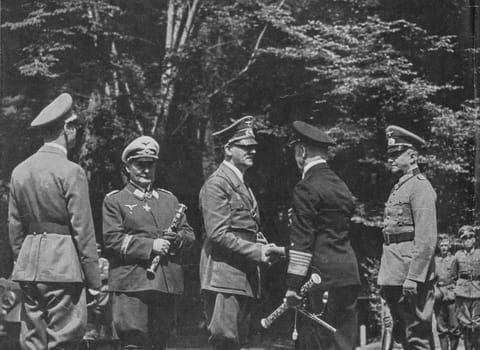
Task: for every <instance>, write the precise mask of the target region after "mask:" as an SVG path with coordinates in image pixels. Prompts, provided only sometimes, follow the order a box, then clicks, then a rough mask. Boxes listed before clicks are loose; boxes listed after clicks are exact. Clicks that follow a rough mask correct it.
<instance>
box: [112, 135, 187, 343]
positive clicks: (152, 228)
mask: <svg viewBox="0 0 480 350" xmlns="http://www.w3.org/2000/svg"><path fill="white" fill-rule="evenodd" d="M158 152H159V145H158V143H157V142H156V141H155V140H154V139H153V138H151V137H149V136H141V137H138V138H136V139H135V140H133V141H132V142H131V143H130V144H129V145H127V147H125V149H124V151H123V153H122V161H123V163H124V166H125V172H126V174H127V177H128V183H127V185H126V186H125V187H124V188H123V189H122V190H120V191H113V192H111V193H109V194H108V195H107V196H106V197H105V200H104V202H103V237H104V244H105V249H106V253H107V255H108V256H109V260H110V273H109V285H110V290H111V291H113V292H114V294H113V298H112V299H113V300H112V314H113V325H114V329H115V331H116V333H117V335H118V336H119V338H120V342H121V346H122V348H123V349H124V350H127V349H128V350H137V349H138V350H145V349H159V350H162V349H165V348H166V344H167V340H168V337H169V334H170V330H171V327H172V325H173V322H174V305H175V297H176V296H178V295H181V294H182V293H183V290H184V283H183V271H182V266H181V262H182V261H181V260H182V254H184V253H185V252H186V251H188V249H189V248H190V247H191V246H192V243H193V242H194V235H193V230H192V228H191V227H190V226H189V225H188V223H187V220H186V218H185V216H183V217H182V218H181V220H180V223H179V228H178V230H177V232H173V231H171V230H168V228H169V226H170V225H171V223H172V220H173V218H174V216H175V213H176V210H177V206H178V204H179V202H178V200H177V198H176V197H175V196H174V195H173V194H172V193H171V192H169V191H166V190H163V189H154V188H153V187H152V184H153V181H154V179H155V166H156V162H157V159H158ZM155 256H160V265H159V266H158V269H157V271H156V273H155V274H153V275H149V274H148V273H147V270H148V268H149V267H150V266H151V262H152V259H153V258H154V257H155Z"/></svg>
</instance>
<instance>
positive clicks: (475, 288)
mask: <svg viewBox="0 0 480 350" xmlns="http://www.w3.org/2000/svg"><path fill="white" fill-rule="evenodd" d="M453 273H454V275H455V276H456V277H457V284H456V286H455V297H456V299H455V303H456V309H457V310H456V312H457V318H458V321H459V322H460V324H461V325H462V326H464V327H469V328H473V329H477V330H478V329H480V249H473V250H472V251H471V252H467V251H466V250H459V251H457V252H456V253H455V259H454V263H453Z"/></svg>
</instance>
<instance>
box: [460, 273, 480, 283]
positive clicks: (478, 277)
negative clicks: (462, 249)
mask: <svg viewBox="0 0 480 350" xmlns="http://www.w3.org/2000/svg"><path fill="white" fill-rule="evenodd" d="M458 278H461V279H462V280H469V281H480V275H476V276H475V275H472V274H471V273H461V274H460V275H458Z"/></svg>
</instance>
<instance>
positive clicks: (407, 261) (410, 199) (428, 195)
mask: <svg viewBox="0 0 480 350" xmlns="http://www.w3.org/2000/svg"><path fill="white" fill-rule="evenodd" d="M436 199H437V195H436V193H435V190H434V189H433V187H432V185H431V184H430V182H429V181H428V180H427V178H426V177H425V176H424V175H422V174H420V173H419V170H418V168H416V169H415V170H414V171H413V172H410V173H408V174H405V175H404V176H402V177H401V178H400V179H399V181H398V183H397V184H396V185H395V187H394V188H393V190H392V192H391V193H390V197H389V198H388V201H387V203H386V205H385V217H384V228H383V234H384V240H385V242H384V244H383V253H382V258H381V263H380V271H379V273H378V284H379V285H387V286H401V285H403V283H404V281H405V279H406V278H408V279H410V280H412V281H415V282H418V283H424V282H426V281H429V280H432V279H433V278H434V277H435V273H434V271H435V266H434V253H435V247H436V242H437V217H436V210H435V201H436ZM396 235H403V236H404V237H405V236H411V239H410V240H408V241H403V242H399V243H390V244H389V242H391V241H392V240H394V239H395V237H397V236H396Z"/></svg>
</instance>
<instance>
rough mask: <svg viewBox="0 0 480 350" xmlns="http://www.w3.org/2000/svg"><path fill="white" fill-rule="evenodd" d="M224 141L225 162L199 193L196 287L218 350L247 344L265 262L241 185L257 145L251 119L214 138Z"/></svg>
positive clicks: (255, 216) (256, 221) (249, 195)
mask: <svg viewBox="0 0 480 350" xmlns="http://www.w3.org/2000/svg"><path fill="white" fill-rule="evenodd" d="M213 136H216V137H219V138H221V140H222V144H223V145H224V146H223V150H224V155H225V159H224V161H223V162H222V164H220V166H219V167H218V169H217V170H216V171H215V172H214V173H213V174H212V175H211V176H210V177H209V178H208V179H207V180H206V181H205V183H204V184H203V186H202V189H201V190H200V209H201V211H202V214H203V223H204V227H205V235H204V237H203V239H204V241H203V247H202V252H201V256H200V283H201V289H202V293H203V297H204V302H205V314H206V317H207V329H208V332H209V335H210V336H209V343H210V345H211V346H212V348H213V349H217V350H239V349H240V348H241V345H242V344H245V343H246V342H247V340H248V328H249V326H250V322H249V321H250V316H251V313H252V306H253V302H254V299H255V298H257V297H258V296H259V291H260V289H259V288H260V274H259V265H260V264H261V263H267V262H269V260H270V258H269V256H268V254H269V250H270V249H271V247H272V246H274V245H266V244H265V243H266V241H265V238H264V237H263V234H262V233H261V232H260V231H259V229H260V213H259V210H258V205H257V201H256V199H255V196H254V195H253V192H252V190H251V189H250V188H249V187H248V186H247V185H246V184H245V182H244V178H243V177H244V174H245V171H246V170H247V169H248V168H250V167H251V166H252V165H253V158H254V156H255V152H256V146H257V141H256V139H255V135H254V133H253V117H251V116H246V117H243V118H241V119H239V120H237V121H236V122H234V123H233V124H232V125H230V126H228V127H227V128H225V129H223V130H220V131H218V132H216V133H214V134H213Z"/></svg>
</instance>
